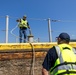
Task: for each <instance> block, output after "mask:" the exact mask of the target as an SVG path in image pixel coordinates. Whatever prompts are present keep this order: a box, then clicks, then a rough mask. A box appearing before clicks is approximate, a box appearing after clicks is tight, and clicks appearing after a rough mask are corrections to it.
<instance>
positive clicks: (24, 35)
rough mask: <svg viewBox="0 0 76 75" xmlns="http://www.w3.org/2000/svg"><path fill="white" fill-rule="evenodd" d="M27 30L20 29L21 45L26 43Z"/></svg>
mask: <svg viewBox="0 0 76 75" xmlns="http://www.w3.org/2000/svg"><path fill="white" fill-rule="evenodd" d="M26 30H27V29H20V30H19V41H20V43H22V41H24V43H25V42H26V36H27V35H26ZM22 36H23V37H24V38H22Z"/></svg>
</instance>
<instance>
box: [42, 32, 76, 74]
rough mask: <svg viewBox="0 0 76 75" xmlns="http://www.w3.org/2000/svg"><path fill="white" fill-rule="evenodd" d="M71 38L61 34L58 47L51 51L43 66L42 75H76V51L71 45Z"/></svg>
mask: <svg viewBox="0 0 76 75" xmlns="http://www.w3.org/2000/svg"><path fill="white" fill-rule="evenodd" d="M69 42H70V36H69V35H68V34H67V33H61V34H60V35H59V36H58V37H57V43H58V45H57V46H53V47H52V48H50V49H49V51H48V52H47V54H46V57H45V59H44V61H43V64H42V66H43V67H42V75H49V73H50V75H76V50H75V49H74V48H72V47H71V46H70V45H69Z"/></svg>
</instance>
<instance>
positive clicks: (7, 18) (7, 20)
mask: <svg viewBox="0 0 76 75" xmlns="http://www.w3.org/2000/svg"><path fill="white" fill-rule="evenodd" d="M8 25H9V16H8V15H6V43H8Z"/></svg>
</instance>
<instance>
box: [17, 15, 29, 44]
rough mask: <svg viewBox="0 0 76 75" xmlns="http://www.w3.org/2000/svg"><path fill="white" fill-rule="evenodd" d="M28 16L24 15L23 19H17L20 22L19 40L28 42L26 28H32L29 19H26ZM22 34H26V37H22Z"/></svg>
mask: <svg viewBox="0 0 76 75" xmlns="http://www.w3.org/2000/svg"><path fill="white" fill-rule="evenodd" d="M26 18H27V16H26V15H24V16H23V18H22V19H17V20H16V21H17V22H19V25H18V27H19V40H20V43H22V40H24V43H25V42H26V37H27V35H26V30H27V28H29V29H30V26H29V23H28V21H27V20H26ZM22 35H24V39H22Z"/></svg>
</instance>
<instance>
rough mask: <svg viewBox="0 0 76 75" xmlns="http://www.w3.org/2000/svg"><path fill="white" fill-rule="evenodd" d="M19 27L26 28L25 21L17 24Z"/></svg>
mask: <svg viewBox="0 0 76 75" xmlns="http://www.w3.org/2000/svg"><path fill="white" fill-rule="evenodd" d="M18 26H19V27H26V28H27V20H25V21H24V20H23V19H21V22H20V23H19V25H18Z"/></svg>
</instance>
